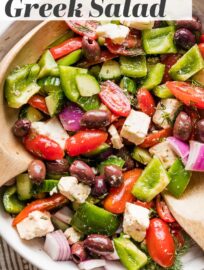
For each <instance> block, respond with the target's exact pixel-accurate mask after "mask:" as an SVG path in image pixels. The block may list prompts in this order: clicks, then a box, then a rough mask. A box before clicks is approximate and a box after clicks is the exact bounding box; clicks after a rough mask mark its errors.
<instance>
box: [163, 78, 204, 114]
mask: <svg viewBox="0 0 204 270" xmlns="http://www.w3.org/2000/svg"><path fill="white" fill-rule="evenodd" d="M166 86H167V87H168V88H169V90H170V91H171V92H172V94H173V95H174V96H175V97H176V98H177V99H178V100H180V101H182V102H183V103H184V104H186V105H187V106H195V107H197V108H199V109H204V88H202V87H198V86H194V85H192V84H190V83H187V82H167V83H166Z"/></svg>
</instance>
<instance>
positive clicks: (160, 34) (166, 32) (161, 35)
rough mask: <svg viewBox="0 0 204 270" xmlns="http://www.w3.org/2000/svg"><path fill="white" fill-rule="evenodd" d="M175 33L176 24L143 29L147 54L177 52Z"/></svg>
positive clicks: (143, 40) (143, 39)
mask: <svg viewBox="0 0 204 270" xmlns="http://www.w3.org/2000/svg"><path fill="white" fill-rule="evenodd" d="M174 34H175V27H174V26H168V27H162V28H156V29H151V30H144V31H142V42H143V47H144V50H145V52H146V54H167V53H176V52H177V49H176V46H175V45H174Z"/></svg>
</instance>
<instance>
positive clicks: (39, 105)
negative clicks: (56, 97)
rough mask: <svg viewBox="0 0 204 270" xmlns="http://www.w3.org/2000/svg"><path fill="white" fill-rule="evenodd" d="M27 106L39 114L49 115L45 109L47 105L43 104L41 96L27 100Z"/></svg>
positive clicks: (43, 99) (43, 100)
mask: <svg viewBox="0 0 204 270" xmlns="http://www.w3.org/2000/svg"><path fill="white" fill-rule="evenodd" d="M28 104H29V105H31V106H32V107H34V108H36V109H38V110H40V111H41V112H44V113H46V114H49V113H48V109H47V105H46V102H45V98H44V97H43V96H41V95H34V96H32V97H31V98H30V99H29V101H28Z"/></svg>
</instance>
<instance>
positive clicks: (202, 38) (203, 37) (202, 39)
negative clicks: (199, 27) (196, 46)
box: [200, 34, 204, 43]
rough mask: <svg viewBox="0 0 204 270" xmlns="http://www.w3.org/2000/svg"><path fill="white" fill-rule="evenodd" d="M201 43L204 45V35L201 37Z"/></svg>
mask: <svg viewBox="0 0 204 270" xmlns="http://www.w3.org/2000/svg"><path fill="white" fill-rule="evenodd" d="M200 43H204V34H202V35H201V36H200Z"/></svg>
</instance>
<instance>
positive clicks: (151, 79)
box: [141, 63, 165, 90]
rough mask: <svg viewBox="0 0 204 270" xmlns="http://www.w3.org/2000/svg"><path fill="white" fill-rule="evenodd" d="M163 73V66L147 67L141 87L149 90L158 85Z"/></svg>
mask: <svg viewBox="0 0 204 270" xmlns="http://www.w3.org/2000/svg"><path fill="white" fill-rule="evenodd" d="M164 71H165V65H163V64H160V63H158V64H156V65H149V66H148V73H147V77H146V78H145V79H144V80H143V81H142V84H141V87H144V88H146V89H148V90H151V89H152V88H154V87H156V86H157V85H159V84H160V83H161V82H162V79H163V76H164Z"/></svg>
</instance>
